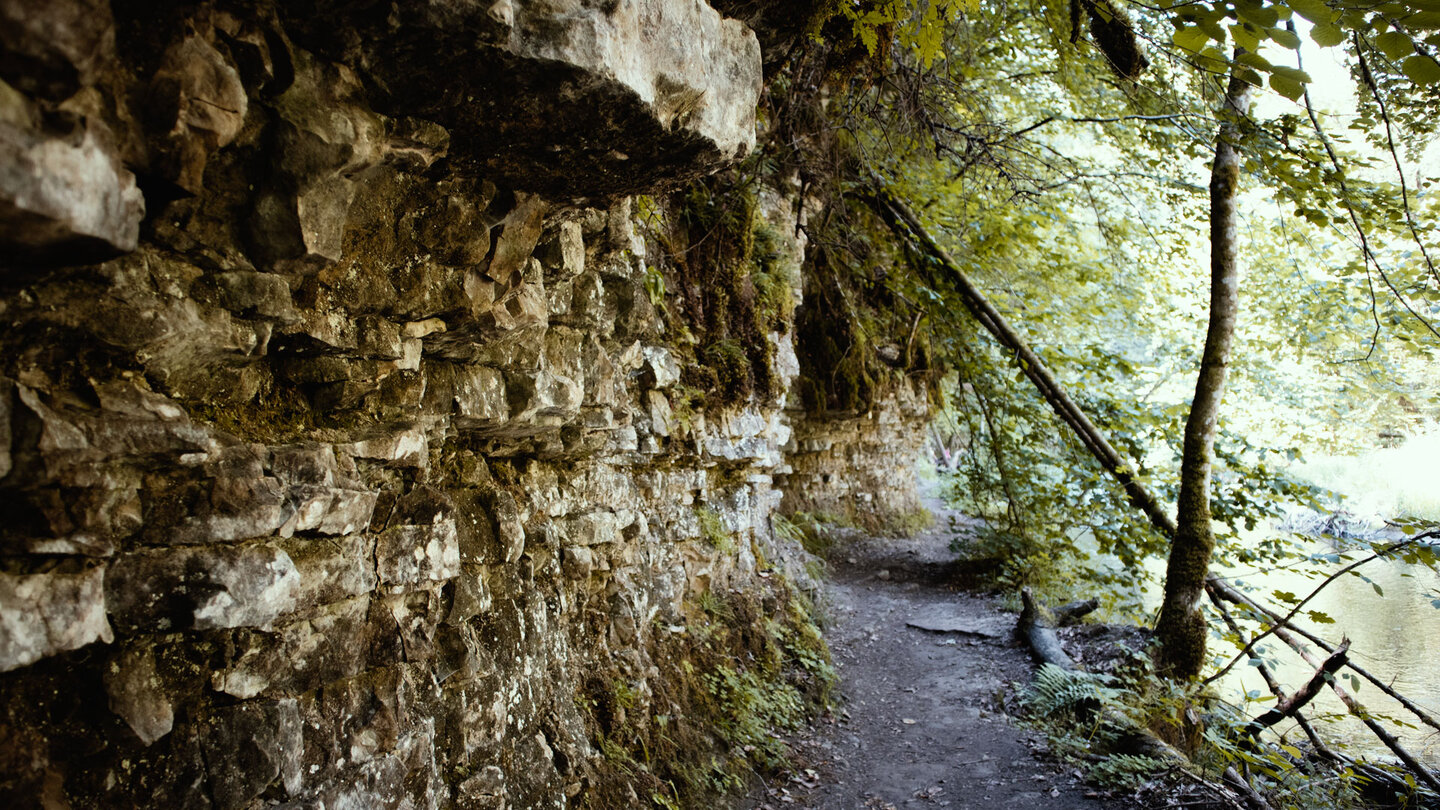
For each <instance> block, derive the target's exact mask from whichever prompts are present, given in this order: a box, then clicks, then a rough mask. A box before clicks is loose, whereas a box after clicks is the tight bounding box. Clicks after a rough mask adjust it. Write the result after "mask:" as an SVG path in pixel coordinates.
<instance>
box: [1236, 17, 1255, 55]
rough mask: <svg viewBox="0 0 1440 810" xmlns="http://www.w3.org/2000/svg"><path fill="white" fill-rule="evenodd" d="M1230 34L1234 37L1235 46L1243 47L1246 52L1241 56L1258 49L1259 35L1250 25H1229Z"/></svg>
mask: <svg viewBox="0 0 1440 810" xmlns="http://www.w3.org/2000/svg"><path fill="white" fill-rule="evenodd" d="M1230 36H1231V37H1233V38H1234V39H1235V46H1236V47H1238V48H1244V49H1245V51H1246V53H1243V54H1241V56H1248V55H1250V54H1252V53H1254V52H1255V51H1258V50H1260V35H1259V34H1258V33H1257V32H1256V31H1255V29H1254V28H1252V27H1251V26H1248V25H1240V24H1237V25H1232V26H1230Z"/></svg>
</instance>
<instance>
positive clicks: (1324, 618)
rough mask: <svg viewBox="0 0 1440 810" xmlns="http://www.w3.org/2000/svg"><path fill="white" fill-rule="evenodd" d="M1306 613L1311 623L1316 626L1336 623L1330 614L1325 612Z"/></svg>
mask: <svg viewBox="0 0 1440 810" xmlns="http://www.w3.org/2000/svg"><path fill="white" fill-rule="evenodd" d="M1305 613H1306V614H1307V615H1308V616H1309V617H1310V621H1312V622H1315V623H1316V624H1334V623H1335V620H1334V619H1332V618H1330V614H1328V613H1324V612H1322V611H1319V610H1307V611H1305Z"/></svg>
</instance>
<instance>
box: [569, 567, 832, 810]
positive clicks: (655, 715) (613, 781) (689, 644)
mask: <svg viewBox="0 0 1440 810" xmlns="http://www.w3.org/2000/svg"><path fill="white" fill-rule="evenodd" d="M651 639H652V640H651V642H650V644H649V653H650V656H651V659H652V660H653V662H654V664H655V667H656V670H657V671H658V676H654V675H652V677H651V678H650V679H649V680H648V681H647V682H646V687H647V688H648V690H649V694H648V695H647V694H644V693H642V691H641V688H640V687H639V685H638V684H632V683H631V682H629V681H628V680H627V679H626V678H625V677H624V676H623V675H622V673H621V672H620V670H619V669H618V668H599V669H597V670H595V671H593V672H592V673H591V675H590V677H589V678H588V679H587V680H586V681H585V683H584V685H583V689H582V692H581V694H579V695H577V700H578V703H579V705H580V706H581V708H582V709H583V710H584V714H585V716H586V718H587V725H588V727H589V731H590V733H591V735H592V739H593V742H594V744H595V747H596V749H597V750H598V751H599V752H600V753H601V759H600V760H599V762H598V764H597V767H596V769H595V773H594V775H593V777H592V783H591V785H590V787H589V789H588V790H586V791H585V792H584V793H582V794H581V795H580V796H579V797H577V806H578V807H582V808H596V810H600V809H601V808H604V809H605V810H609V809H610V808H617V807H655V808H708V807H715V806H717V803H718V802H720V801H721V797H723V796H725V795H727V794H733V793H735V792H737V791H739V790H741V789H743V788H744V787H745V785H746V784H747V783H748V781H749V779H750V778H751V776H752V775H753V774H756V773H768V772H773V771H775V770H777V769H780V768H782V767H784V766H785V764H786V763H787V761H788V759H789V756H790V752H789V748H788V746H787V744H786V742H785V740H784V738H783V735H784V734H785V733H786V732H791V731H795V730H798V729H799V728H800V727H801V726H802V725H803V724H804V723H805V722H806V721H807V720H809V719H811V718H812V717H814V716H815V715H817V714H819V713H820V712H822V711H825V710H826V709H827V708H828V707H829V706H830V704H831V701H832V699H833V697H834V689H835V686H836V683H837V677H836V673H835V670H834V667H833V666H832V664H831V662H830V652H829V649H828V647H827V646H826V644H825V641H824V639H823V638H822V637H821V635H820V630H819V627H818V625H817V624H816V617H815V608H814V606H813V605H812V604H811V603H810V601H809V600H808V599H806V598H805V596H804V595H803V594H801V593H800V592H799V591H798V590H797V589H796V588H794V587H793V586H792V585H791V584H790V583H789V582H788V581H786V580H785V578H784V577H783V576H781V575H780V574H779V573H778V572H771V574H770V576H768V577H766V578H761V579H760V580H758V587H757V588H754V589H751V590H747V591H743V592H740V591H730V590H725V591H706V592H704V593H702V594H700V595H699V596H698V597H696V598H695V599H694V600H693V601H691V602H689V603H687V614H686V617H685V623H684V626H683V628H680V627H671V626H666V625H657V626H655V627H654V628H653V632H652V634H651Z"/></svg>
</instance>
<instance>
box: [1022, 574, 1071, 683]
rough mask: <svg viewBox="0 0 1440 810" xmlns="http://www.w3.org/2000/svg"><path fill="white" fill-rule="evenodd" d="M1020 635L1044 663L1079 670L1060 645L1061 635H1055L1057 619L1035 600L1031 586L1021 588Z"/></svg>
mask: <svg viewBox="0 0 1440 810" xmlns="http://www.w3.org/2000/svg"><path fill="white" fill-rule="evenodd" d="M1020 602H1021V604H1022V605H1023V608H1022V609H1021V611H1020V624H1019V626H1018V627H1017V628H1016V631H1017V632H1018V633H1019V635H1020V636H1021V637H1022V638H1024V639H1025V640H1026V642H1028V643H1029V644H1030V651H1031V652H1032V653H1033V654H1034V655H1035V657H1036V658H1037V659H1039V661H1040V663H1042V664H1054V665H1055V666H1057V667H1060V668H1061V669H1068V670H1078V669H1079V668H1080V667H1079V666H1077V665H1076V663H1075V659H1073V658H1071V657H1070V654H1069V653H1067V652H1065V648H1064V647H1062V646H1060V637H1059V636H1057V635H1055V619H1054V616H1053V614H1051V612H1050V611H1049V610H1046V609H1045V606H1044V605H1041V604H1040V603H1039V602H1036V601H1035V597H1034V596H1033V595H1032V594H1031V593H1030V589H1029V588H1021V589H1020Z"/></svg>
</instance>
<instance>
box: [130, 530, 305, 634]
mask: <svg viewBox="0 0 1440 810" xmlns="http://www.w3.org/2000/svg"><path fill="white" fill-rule="evenodd" d="M300 585H301V581H300V575H299V573H298V572H297V571H296V570H295V563H294V562H293V561H291V559H290V555H288V554H286V553H285V552H284V551H282V550H280V549H279V548H276V547H274V546H265V545H251V546H231V547H190V546H187V547H183V548H168V549H153V550H146V551H135V552H131V553H128V554H123V555H121V556H120V557H118V558H117V559H116V561H115V562H114V563H113V564H112V565H111V566H110V569H109V571H108V572H107V574H106V576H105V595H106V601H107V602H108V607H109V612H110V615H111V618H112V619H113V620H114V621H115V624H116V625H117V626H119V627H123V628H125V630H126V631H127V632H133V631H136V630H140V631H144V630H150V631H156V630H162V631H163V630H171V629H184V628H194V629H197V630H205V629H212V628H220V627H266V626H269V625H271V624H273V623H274V622H275V621H276V620H277V619H279V618H280V617H282V616H284V615H286V614H288V613H290V612H291V611H293V610H295V608H296V607H297V606H298V598H297V597H298V594H299V591H300Z"/></svg>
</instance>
